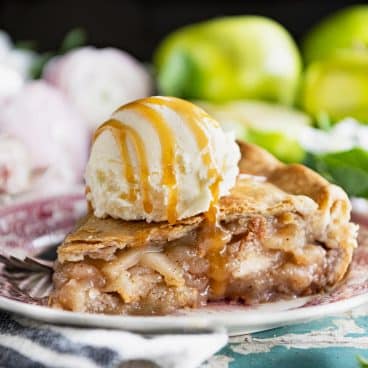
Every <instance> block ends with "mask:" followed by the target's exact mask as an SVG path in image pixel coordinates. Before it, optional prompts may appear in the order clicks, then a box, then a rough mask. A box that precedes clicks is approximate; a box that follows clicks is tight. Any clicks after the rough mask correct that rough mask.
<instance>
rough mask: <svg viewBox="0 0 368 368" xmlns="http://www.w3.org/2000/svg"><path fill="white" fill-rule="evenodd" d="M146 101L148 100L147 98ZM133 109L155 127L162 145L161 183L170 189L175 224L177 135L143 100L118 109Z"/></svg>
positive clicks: (171, 216)
mask: <svg viewBox="0 0 368 368" xmlns="http://www.w3.org/2000/svg"><path fill="white" fill-rule="evenodd" d="M145 101H147V100H146V99H145ZM130 108H131V109H132V110H134V111H136V112H138V113H139V114H140V115H142V116H143V117H145V118H146V120H147V122H149V123H150V124H151V126H152V127H153V128H154V129H155V131H156V133H157V135H158V138H159V140H160V145H161V173H162V179H161V184H162V185H164V186H166V187H167V188H168V190H169V193H168V194H169V195H168V206H167V219H168V222H169V223H171V224H173V223H175V222H176V221H177V208H176V207H177V203H178V188H177V182H176V175H175V167H176V155H175V142H176V140H175V135H174V134H173V132H172V131H171V129H170V127H169V125H168V124H167V123H166V121H165V119H164V118H163V117H162V116H161V114H160V113H159V112H157V111H155V110H154V109H153V108H152V107H149V106H147V105H145V104H144V103H143V101H142V100H138V101H135V102H132V103H130V104H128V105H125V106H123V107H121V108H120V109H119V110H118V111H121V110H125V109H130Z"/></svg>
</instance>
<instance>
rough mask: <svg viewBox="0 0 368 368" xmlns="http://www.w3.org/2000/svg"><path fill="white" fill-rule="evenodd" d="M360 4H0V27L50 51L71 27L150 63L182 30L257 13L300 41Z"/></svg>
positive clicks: (276, 0)
mask: <svg viewBox="0 0 368 368" xmlns="http://www.w3.org/2000/svg"><path fill="white" fill-rule="evenodd" d="M361 3H364V2H363V1H360V2H359V1H349V0H323V1H321V0H320V1H318V0H253V1H249V0H248V1H247V0H243V1H242V0H238V1H234V0H226V1H217V2H216V1H210V0H204V1H203V0H202V1H198V0H197V1H196V0H186V1H163V0H159V1H149V0H145V1H144V0H104V1H99V0H63V1H54V0H36V1H35V0H23V1H19V0H2V1H0V25H1V28H3V29H4V30H6V31H8V32H9V33H10V34H11V35H12V37H14V39H16V40H35V41H37V46H38V47H39V50H40V51H47V50H52V49H54V48H55V45H58V44H60V42H61V40H62V39H63V37H64V36H65V34H66V33H67V32H68V31H70V30H71V29H73V28H75V27H82V28H84V29H85V30H86V31H87V34H88V41H89V43H91V44H93V45H96V46H99V47H106V46H115V47H119V48H122V49H124V50H126V51H128V52H130V53H132V54H133V55H134V56H136V57H138V58H139V59H141V60H144V61H146V60H150V59H151V56H152V53H153V51H154V49H155V47H156V46H157V44H158V42H159V41H160V40H161V39H162V38H163V37H164V36H166V35H167V34H168V33H169V32H171V31H173V30H174V29H176V28H178V27H181V26H183V25H186V24H189V23H194V22H198V21H201V20H205V19H208V18H212V17H218V16H223V15H240V14H258V15H263V16H266V17H270V18H272V19H275V20H277V21H278V22H280V23H281V24H283V25H284V26H285V27H286V28H287V29H288V30H289V32H291V34H292V35H293V36H294V37H295V38H296V39H297V40H300V39H301V38H302V36H303V35H304V34H305V32H306V30H307V29H309V28H310V27H311V26H312V25H314V24H315V23H317V22H318V21H319V20H321V19H322V18H323V17H325V16H327V15H328V14H330V13H331V12H333V11H335V10H338V9H341V8H343V7H345V6H348V5H352V4H361Z"/></svg>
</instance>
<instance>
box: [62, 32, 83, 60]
mask: <svg viewBox="0 0 368 368" xmlns="http://www.w3.org/2000/svg"><path fill="white" fill-rule="evenodd" d="M86 41H87V33H86V31H85V30H84V29H82V28H75V29H72V30H71V31H69V32H68V33H67V34H66V36H65V37H64V40H63V41H62V43H61V46H60V53H62V54H63V53H65V52H68V51H70V50H72V49H75V48H77V47H80V46H83V45H85V44H86Z"/></svg>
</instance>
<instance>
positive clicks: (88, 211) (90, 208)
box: [84, 185, 93, 213]
mask: <svg viewBox="0 0 368 368" xmlns="http://www.w3.org/2000/svg"><path fill="white" fill-rule="evenodd" d="M89 193H91V188H90V187H89V186H88V185H86V189H85V190H84V194H85V196H87V195H88V194H89ZM87 213H93V206H92V203H91V201H90V200H87Z"/></svg>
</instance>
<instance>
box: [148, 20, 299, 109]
mask: <svg viewBox="0 0 368 368" xmlns="http://www.w3.org/2000/svg"><path fill="white" fill-rule="evenodd" d="M154 64H155V68H156V72H157V79H158V88H159V91H160V93H163V94H166V95H175V96H178V97H184V98H191V99H205V100H209V101H216V102H222V101H228V100H233V99H242V98H251V99H265V100H269V101H277V102H281V103H285V104H291V103H293V101H294V99H295V96H296V92H297V88H298V85H299V78H300V73H301V61H300V55H299V51H298V49H297V47H296V45H295V43H294V41H293V40H292V38H291V37H290V35H289V34H288V33H287V31H286V30H285V29H284V28H283V27H282V26H281V25H279V24H278V23H276V22H274V21H272V20H270V19H267V18H263V17H258V16H237V17H226V18H219V19H214V20H210V21H207V22H203V23H199V24H194V25H190V26H187V27H184V28H182V29H179V30H177V31H176V32H174V33H172V34H170V35H169V36H168V37H167V38H166V39H164V40H163V41H162V43H161V44H160V45H159V47H158V49H157V50H156V53H155V56H154Z"/></svg>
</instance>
